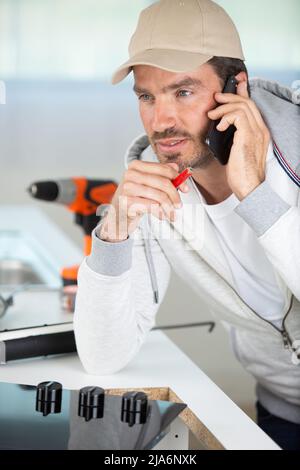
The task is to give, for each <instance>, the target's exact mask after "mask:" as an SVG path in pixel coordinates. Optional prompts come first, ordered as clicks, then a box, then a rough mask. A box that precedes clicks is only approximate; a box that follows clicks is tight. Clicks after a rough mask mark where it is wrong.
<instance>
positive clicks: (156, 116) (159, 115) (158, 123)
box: [152, 100, 176, 132]
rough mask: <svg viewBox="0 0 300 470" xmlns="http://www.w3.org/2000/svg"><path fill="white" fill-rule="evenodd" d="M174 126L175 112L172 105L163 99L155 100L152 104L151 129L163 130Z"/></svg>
mask: <svg viewBox="0 0 300 470" xmlns="http://www.w3.org/2000/svg"><path fill="white" fill-rule="evenodd" d="M175 126H176V112H175V109H174V106H172V105H171V104H169V103H167V102H166V101H165V100H163V101H157V102H156V103H155V104H154V106H153V116H152V130H153V131H155V132H163V131H164V130H165V129H169V128H171V127H175Z"/></svg>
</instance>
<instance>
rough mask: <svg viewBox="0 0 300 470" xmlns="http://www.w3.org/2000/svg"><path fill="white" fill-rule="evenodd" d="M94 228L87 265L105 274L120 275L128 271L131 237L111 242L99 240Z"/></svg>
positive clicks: (130, 256) (130, 263)
mask: <svg viewBox="0 0 300 470" xmlns="http://www.w3.org/2000/svg"><path fill="white" fill-rule="evenodd" d="M96 229H97V227H96V228H94V230H93V231H92V250H91V254H90V255H89V256H88V257H87V260H86V261H87V264H88V266H89V267H90V268H91V269H92V270H93V271H95V272H96V273H98V274H103V275H105V276H120V275H121V274H123V273H124V272H125V271H128V270H129V269H130V268H131V265H132V247H133V238H130V237H128V238H127V239H126V240H124V241H121V242H115V243H112V242H108V241H104V240H101V239H100V238H99V237H98V236H97V234H96Z"/></svg>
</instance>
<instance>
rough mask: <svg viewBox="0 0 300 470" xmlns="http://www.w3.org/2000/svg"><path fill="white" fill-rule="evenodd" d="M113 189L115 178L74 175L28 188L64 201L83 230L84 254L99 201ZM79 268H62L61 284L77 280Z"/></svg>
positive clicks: (42, 196)
mask: <svg viewBox="0 0 300 470" xmlns="http://www.w3.org/2000/svg"><path fill="white" fill-rule="evenodd" d="M116 189H117V184H116V183H115V182H114V181H110V180H96V179H87V178H84V177H82V178H77V177H75V178H68V179H59V180H56V181H36V182H35V183H32V184H31V185H30V186H29V188H28V189H27V191H28V192H29V194H30V195H31V196H32V197H34V198H35V199H40V200H43V201H49V202H56V203H59V204H63V205H65V206H66V207H67V208H68V209H69V210H70V211H71V212H74V213H75V223H76V224H77V225H79V226H81V227H82V228H83V231H84V254H85V256H87V255H89V254H90V252H91V232H92V230H93V229H94V228H95V227H96V225H97V223H98V222H99V216H97V215H96V211H97V208H98V207H99V205H101V204H109V203H110V202H111V199H112V197H113V194H114V192H115V191H116ZM78 268H79V266H78V265H76V266H71V267H67V268H63V269H62V271H61V277H62V281H63V285H64V286H71V285H76V284H77V273H78Z"/></svg>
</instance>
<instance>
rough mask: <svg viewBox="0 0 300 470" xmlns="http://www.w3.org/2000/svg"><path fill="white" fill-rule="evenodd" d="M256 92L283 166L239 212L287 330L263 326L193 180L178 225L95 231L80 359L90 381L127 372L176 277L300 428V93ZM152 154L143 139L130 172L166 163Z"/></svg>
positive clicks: (263, 392)
mask: <svg viewBox="0 0 300 470" xmlns="http://www.w3.org/2000/svg"><path fill="white" fill-rule="evenodd" d="M250 87H251V99H252V100H253V101H255V103H256V105H257V107H258V108H259V110H260V112H261V114H262V116H263V118H264V121H265V122H266V124H267V126H268V128H269V130H270V133H271V137H272V142H273V148H274V157H275V158H273V159H271V161H269V162H268V166H267V167H266V177H265V181H264V182H263V183H262V184H260V185H259V186H258V187H257V188H256V189H255V190H254V191H253V192H251V193H250V194H249V195H248V196H247V197H246V198H245V199H243V200H242V201H241V202H240V203H239V204H238V206H237V207H236V208H235V212H236V213H237V214H238V215H239V216H240V217H241V218H242V219H243V220H244V221H245V222H246V223H247V224H248V225H249V227H251V229H252V230H253V231H254V233H255V234H256V237H257V240H258V242H259V243H260V245H261V247H262V248H263V250H264V252H265V254H266V256H267V258H268V259H269V261H270V262H271V264H272V266H273V267H274V272H275V276H276V281H277V284H278V288H279V289H280V290H281V293H282V295H283V297H284V308H283V312H282V318H283V322H282V326H281V328H278V327H276V326H275V325H274V324H272V323H270V322H268V321H267V320H265V319H264V318H262V317H260V316H259V315H258V314H257V312H255V311H253V310H252V309H251V308H250V307H249V305H247V304H246V303H245V302H244V301H243V299H242V298H241V297H240V296H239V294H238V293H237V291H236V290H235V286H234V285H233V284H232V282H231V279H230V277H229V276H228V272H227V270H226V269H224V264H223V263H221V262H220V260H221V257H222V256H223V255H222V253H221V250H220V246H219V245H218V241H217V238H216V235H215V233H214V230H213V228H212V226H211V223H210V221H209V218H208V217H207V214H206V211H205V210H204V208H203V206H202V202H201V199H200V198H199V192H198V191H197V189H196V186H195V184H194V182H193V179H192V178H190V179H189V181H188V184H189V186H190V191H189V193H187V194H182V195H181V199H182V202H183V207H182V209H180V211H179V213H180V217H179V218H178V219H177V218H176V221H175V222H172V223H171V222H169V221H166V220H164V221H160V220H158V219H156V218H155V217H153V216H151V215H146V216H144V217H143V218H142V219H141V222H140V225H139V227H138V228H137V229H136V230H135V232H134V233H133V234H131V235H130V236H129V237H128V239H127V240H125V241H122V242H118V243H109V242H106V241H102V240H101V239H100V238H99V237H98V236H97V233H99V226H98V227H96V229H95V230H94V231H93V234H92V237H93V243H92V252H91V254H90V256H88V257H86V258H85V259H84V260H83V262H82V264H81V266H80V269H79V273H78V292H77V297H76V306H75V316H74V329H75V336H76V343H77V350H78V354H79V357H80V359H81V361H82V364H83V366H84V367H85V369H86V371H87V372H88V373H89V374H97V375H104V374H112V373H114V372H117V371H118V370H120V369H122V368H124V367H125V366H126V365H127V364H128V363H129V362H130V361H131V360H132V359H133V358H134V357H135V355H136V354H137V352H138V351H139V349H140V347H141V345H142V344H143V342H144V341H145V339H146V337H147V334H148V333H149V331H150V330H151V328H152V327H153V326H154V325H155V316H156V313H157V310H158V308H159V306H160V304H161V302H162V300H163V298H164V295H165V292H166V290H167V287H168V283H169V278H170V270H171V269H174V270H175V271H176V272H177V274H178V275H179V276H180V277H181V278H182V280H183V281H184V282H186V283H188V284H189V285H191V287H192V288H193V289H194V290H195V292H197V294H198V295H199V297H200V298H201V299H202V302H203V303H204V304H205V305H206V306H207V308H208V310H210V311H211V312H212V313H213V315H214V316H215V317H216V319H218V320H220V321H221V322H222V323H223V324H224V325H225V327H226V328H227V330H228V331H229V333H230V338H231V342H232V347H233V350H234V352H235V355H236V357H237V358H238V360H239V361H240V362H241V363H242V365H243V366H244V367H245V369H246V370H247V371H249V372H250V373H251V374H252V375H253V376H254V377H255V378H256V380H257V383H258V387H257V395H258V398H259V400H260V402H261V403H262V404H263V406H265V408H267V409H268V410H269V411H270V412H271V413H273V414H275V415H276V416H279V417H282V418H284V419H287V420H289V421H291V422H295V423H300V365H299V364H300V106H299V103H300V97H299V95H300V94H299V91H297V90H292V89H290V88H286V87H283V86H280V85H279V84H277V83H275V82H270V81H264V80H261V79H253V80H251V81H250ZM148 146H149V142H148V139H147V137H146V136H141V137H139V138H138V139H136V140H135V141H134V142H133V144H132V146H131V147H130V149H129V151H128V152H127V154H126V166H127V165H128V162H129V161H131V160H132V159H134V158H139V159H142V160H145V161H158V160H157V157H156V155H155V154H154V153H153V152H152V151H151V149H150V147H148ZM191 207H193V208H195V209H196V212H191V211H190V210H189V209H190V208H191ZM198 221H199V224H198V225H197V222H198ZM183 222H184V223H183ZM192 222H193V223H192ZM100 225H101V222H100ZM195 226H196V230H195ZM200 228H201V230H200Z"/></svg>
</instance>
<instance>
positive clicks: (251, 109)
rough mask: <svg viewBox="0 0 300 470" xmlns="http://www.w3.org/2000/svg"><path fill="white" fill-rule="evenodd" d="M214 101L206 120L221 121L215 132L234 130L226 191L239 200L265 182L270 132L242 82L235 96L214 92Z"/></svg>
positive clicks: (244, 83) (227, 168) (227, 169)
mask: <svg viewBox="0 0 300 470" xmlns="http://www.w3.org/2000/svg"><path fill="white" fill-rule="evenodd" d="M214 98H215V100H216V101H217V102H218V103H220V104H219V106H218V107H217V108H215V109H214V110H212V111H209V112H208V117H209V119H212V120H217V119H221V122H220V123H219V125H218V126H217V129H218V130H219V131H226V129H228V127H229V126H230V125H231V124H233V125H234V126H235V127H236V131H235V133H234V139H233V145H232V148H231V152H230V156H229V160H228V163H227V166H226V173H227V180H228V184H229V186H230V188H231V189H232V191H233V193H234V194H235V195H236V196H237V198H238V199H239V200H240V201H241V200H242V199H244V198H245V197H246V196H248V194H250V193H251V192H252V191H253V190H254V189H255V188H256V187H257V186H258V185H259V184H261V183H262V182H263V181H264V179H265V166H266V156H267V151H268V146H269V142H270V133H269V130H268V128H267V126H266V125H265V123H264V121H263V118H262V116H261V114H260V112H259V110H258V108H257V106H256V104H255V103H254V101H252V100H251V99H250V98H249V94H248V90H247V82H246V81H241V82H239V84H238V86H237V94H232V93H216V94H215V96H214Z"/></svg>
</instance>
